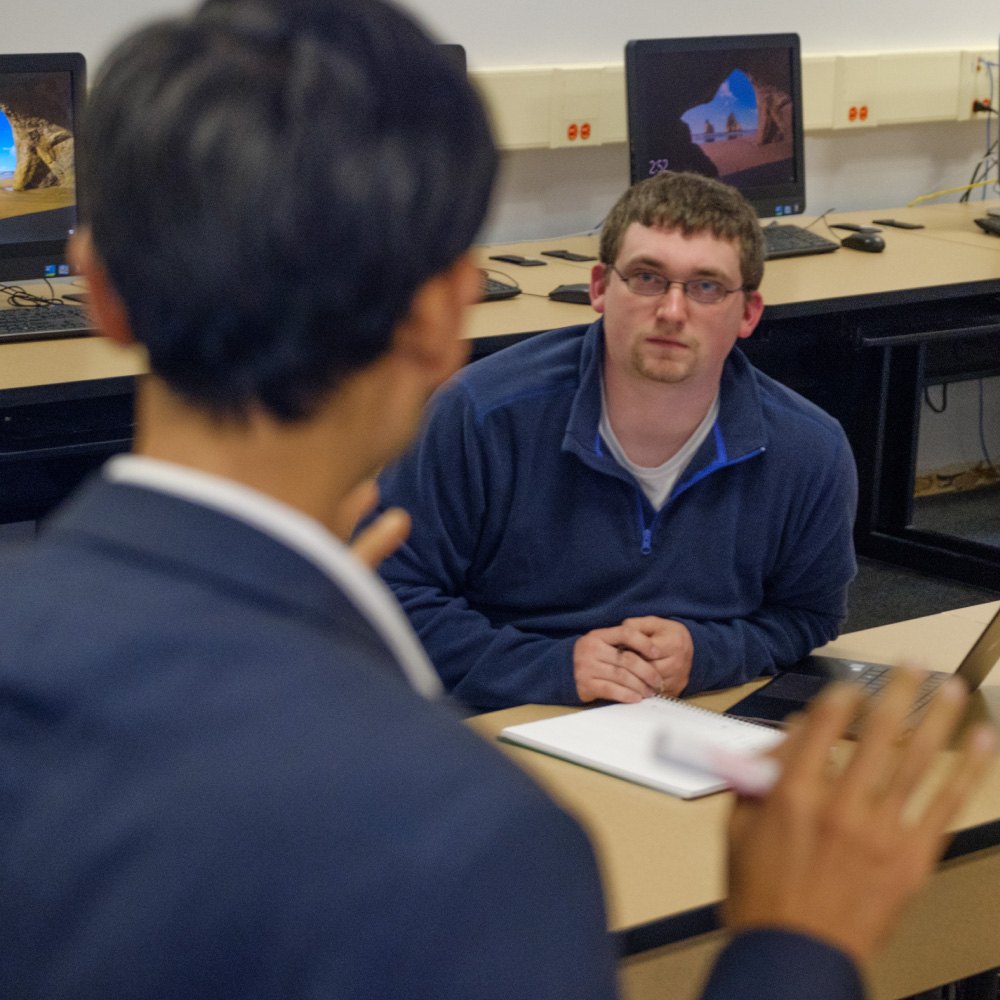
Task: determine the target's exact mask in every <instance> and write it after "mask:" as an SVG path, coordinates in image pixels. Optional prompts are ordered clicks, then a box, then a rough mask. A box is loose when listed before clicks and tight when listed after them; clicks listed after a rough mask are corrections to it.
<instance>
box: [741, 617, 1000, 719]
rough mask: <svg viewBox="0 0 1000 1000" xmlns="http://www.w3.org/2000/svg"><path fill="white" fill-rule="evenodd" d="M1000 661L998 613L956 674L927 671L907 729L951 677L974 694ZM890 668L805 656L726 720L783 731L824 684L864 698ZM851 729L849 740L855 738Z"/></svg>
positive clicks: (882, 682) (881, 682)
mask: <svg viewBox="0 0 1000 1000" xmlns="http://www.w3.org/2000/svg"><path fill="white" fill-rule="evenodd" d="M998 659H1000V611H997V613H996V614H995V615H994V616H993V619H992V620H991V621H990V623H989V625H987V626H986V628H985V629H984V630H983V634H982V635H981V636H980V637H979V638H978V639H977V640H976V643H975V645H974V646H973V647H972V649H970V650H969V652H968V655H967V656H966V657H965V659H964V660H962V662H961V664H960V665H959V667H958V669H957V670H956V671H955V673H954V674H950V673H945V672H942V671H939V670H934V671H931V672H930V673H929V674H928V675H927V677H926V679H925V680H924V683H923V685H922V686H921V688H920V691H919V693H918V695H917V698H916V700H915V701H914V703H913V708H912V709H911V710H910V716H909V718H908V719H907V724H908V725H909V726H910V727H913V726H915V725H916V724H917V723H918V722H919V721H920V718H921V717H922V716H923V714H924V712H925V711H926V709H927V705H928V703H929V702H930V700H931V698H933V697H934V692H935V691H936V690H937V689H938V688H939V687H940V686H941V685H942V684H943V683H944V682H945V681H946V680H947V679H948V678H949V677H953V676H954V677H961V678H962V680H963V681H965V684H966V686H967V687H968V689H969V691H970V692H972V691H975V690H976V689H977V688H978V687H979V685H980V684H982V683H983V681H984V680H985V679H986V675H987V674H988V673H989V672H990V671H991V670H992V669H993V666H994V665H995V664H996V662H997V660H998ZM892 670H893V667H891V666H889V665H888V664H885V663H867V662H864V661H860V660H841V659H837V658H836V657H833V656H807V657H806V658H805V659H804V660H800V661H799V662H798V663H796V664H795V665H794V666H793V667H791V668H790V669H789V670H785V671H781V672H780V673H779V674H778V675H777V676H776V677H775V678H774V679H773V680H771V681H769V682H768V683H767V684H765V685H764V686H763V687H762V688H758V690H756V691H754V692H753V694H750V695H748V696H747V697H746V698H744V699H743V700H742V701H738V702H737V703H736V704H735V705H733V706H732V707H731V708H730V709H728V710H727V711H726V713H725V714H726V715H732V716H735V717H736V718H738V719H748V720H750V721H752V722H759V723H763V724H764V725H767V726H779V727H780V726H781V724H782V722H783V721H784V719H785V718H786V717H787V716H789V715H791V714H792V713H793V712H799V711H801V710H802V709H803V708H805V706H806V704H807V703H808V702H809V701H810V700H811V699H812V698H814V697H815V696H816V695H817V694H818V693H819V692H820V691H822V689H823V688H824V687H826V685H827V684H829V683H830V682H831V681H834V680H841V681H849V682H851V683H854V684H860V685H861V686H862V687H863V688H865V690H866V691H867V693H868V694H875V693H876V692H878V691H880V690H881V689H882V687H883V686H884V685H885V683H886V682H887V681H888V680H889V676H890V674H891V673H892ZM854 729H855V727H854V726H852V729H849V730H848V735H856V732H855V731H853V730H854Z"/></svg>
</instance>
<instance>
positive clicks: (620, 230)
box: [600, 171, 764, 291]
mask: <svg viewBox="0 0 1000 1000" xmlns="http://www.w3.org/2000/svg"><path fill="white" fill-rule="evenodd" d="M633 222H638V223H640V225H643V226H660V227H662V228H664V229H679V230H680V231H681V232H682V233H683V234H684V235H685V236H690V235H691V234H692V233H705V232H708V233H711V234H712V235H713V236H716V237H718V238H720V239H724V240H734V241H735V242H736V243H737V245H738V247H739V254H740V275H741V278H742V280H743V287H744V288H745V289H747V291H753V290H754V289H756V288H759V287H760V283H761V280H762V279H763V277H764V237H763V235H762V233H761V231H760V223H759V222H758V221H757V213H756V212H755V211H754V210H753V206H752V205H751V204H750V203H749V202H748V201H747V200H746V198H744V197H743V195H741V194H740V193H739V191H737V190H736V188H734V187H730V186H729V185H728V184H723V183H722V182H721V181H717V180H713V179H712V178H710V177H703V176H702V175H701V174H689V173H676V174H675V173H672V172H670V171H664V172H663V173H660V174H657V175H656V176H655V177H647V178H646V179H645V180H642V181H639V183H638V184H633V185H632V187H630V188H629V189H628V190H627V191H626V192H625V193H624V194H623V195H622V196H621V197H620V198H619V199H618V201H617V202H616V203H615V207H614V208H612V209H611V212H610V213H609V214H608V217H607V219H605V221H604V226H603V227H602V229H601V251H600V253H601V261H602V263H604V264H607V265H609V266H610V265H612V264H614V262H615V261H616V260H617V259H618V254H619V253H621V249H622V240H623V239H624V238H625V230H626V229H628V227H629V226H630V225H631V224H632V223H633Z"/></svg>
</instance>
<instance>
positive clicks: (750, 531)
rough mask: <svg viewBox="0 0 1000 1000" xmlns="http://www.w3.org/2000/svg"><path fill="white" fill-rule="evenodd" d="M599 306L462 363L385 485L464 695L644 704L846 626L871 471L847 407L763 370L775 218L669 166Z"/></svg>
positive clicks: (737, 678)
mask: <svg viewBox="0 0 1000 1000" xmlns="http://www.w3.org/2000/svg"><path fill="white" fill-rule="evenodd" d="M600 255H601V263H599V264H597V265H595V266H594V269H593V273H592V276H591V288H590V294H591V301H592V302H593V305H594V308H595V309H596V310H597V312H599V313H601V314H602V318H601V319H599V320H598V321H597V322H596V323H594V324H592V325H591V326H589V327H585V326H578V327H569V328H566V329H562V330H554V331H552V332H550V333H548V334H544V335H542V336H538V337H534V338H531V339H529V340H527V341H525V342H524V343H521V344H518V345H517V346H515V347H513V348H510V349H509V350H505V351H501V352H499V353H497V354H495V355H493V356H492V357H490V358H487V359H485V360H483V361H481V362H479V363H477V364H475V365H472V366H470V367H468V368H467V369H465V370H464V371H463V372H461V373H460V374H459V375H458V376H457V377H456V378H455V379H453V380H452V381H451V383H450V384H449V385H447V386H446V387H445V388H444V389H443V390H442V391H441V392H440V393H439V394H438V396H437V398H436V400H435V401H434V403H433V405H432V411H431V415H430V417H429V420H428V423H427V425H426V428H425V431H424V434H423V435H422V438H421V440H420V441H419V443H418V444H417V445H416V446H415V447H414V449H412V450H411V452H410V453H409V454H408V455H407V457H406V458H405V459H404V460H403V461H402V462H401V463H400V464H398V465H397V466H395V467H393V468H392V469H390V470H388V471H387V472H386V473H385V474H384V475H383V477H382V480H381V484H380V485H381V491H382V496H383V498H384V500H385V502H386V504H398V505H399V506H402V507H404V508H406V509H407V510H408V511H409V512H410V514H411V515H412V517H413V521H414V525H415V528H414V531H413V533H412V535H411V538H410V541H409V544H408V545H406V546H405V547H404V548H403V549H401V550H400V551H399V552H398V553H397V554H396V556H395V557H394V558H392V559H391V560H389V561H388V562H387V563H386V564H385V565H384V567H383V575H384V576H385V578H386V580H387V581H388V582H389V584H390V585H391V586H392V588H393V590H394V591H395V593H396V597H397V598H398V599H399V601H400V603H401V604H402V605H403V607H404V608H405V609H406V611H407V613H408V614H409V617H410V620H411V621H412V623H413V625H414V627H415V628H416V630H417V633H418V634H419V636H420V638H421V640H422V641H423V643H424V645H425V646H426V648H427V650H428V651H429V653H430V656H431V659H432V660H433V662H434V664H435V666H436V668H437V670H438V672H439V673H440V674H441V677H442V678H443V680H444V682H445V685H446V686H447V687H448V688H449V689H450V690H451V691H452V692H453V693H454V695H455V696H456V697H458V698H460V699H461V700H463V701H465V702H466V703H467V704H470V705H474V706H478V707H484V708H500V707H504V706H507V705H512V704H518V703H523V702H554V703H565V704H577V703H579V702H589V701H592V700H594V699H596V698H605V699H610V700H614V701H638V700H639V699H640V698H642V697H645V696H647V695H650V694H652V693H655V692H658V691H660V692H664V693H667V694H670V695H678V694H681V693H685V692H686V693H694V692H696V691H701V690H705V689H708V688H717V687H725V686H728V685H732V684H738V683H741V682H743V681H747V680H749V679H751V678H753V677H756V676H758V675H759V674H761V673H770V672H773V671H774V670H775V669H776V668H778V667H782V666H787V665H788V664H791V663H793V662H795V661H796V660H798V659H800V658H801V657H802V656H804V655H806V654H807V653H808V652H809V651H810V650H811V649H813V648H814V647H816V646H818V645H821V644H822V643H823V642H825V641H827V640H829V639H832V638H833V637H835V636H836V635H837V632H838V627H839V623H840V621H841V619H842V618H843V615H844V612H845V604H846V592H847V585H848V583H849V581H850V580H851V578H852V577H853V575H854V572H855V563H854V552H853V546H852V541H851V529H852V522H853V517H854V511H855V505H856V472H855V468H854V461H853V458H852V455H851V452H850V449H849V447H848V444H847V439H846V437H845V435H844V433H843V431H842V430H841V428H840V426H839V425H838V424H837V422H836V421H835V420H833V419H832V418H831V417H829V416H828V415H827V414H826V413H824V412H823V411H822V410H820V409H819V408H818V407H816V406H814V405H812V404H811V403H809V402H807V401H806V400H804V399H802V398H801V397H800V396H798V395H796V394H795V393H794V392H792V391H791V390H789V389H787V388H786V387H784V386H782V385H780V384H779V383H777V382H775V381H774V380H772V379H770V378H768V377H767V376H765V375H763V374H762V373H761V372H759V371H757V370H756V369H754V368H753V367H752V366H751V365H750V364H749V362H748V361H747V360H746V358H745V357H744V355H743V354H742V353H741V352H740V351H734V350H732V348H733V346H734V345H735V343H736V341H737V340H739V339H740V338H742V337H748V336H749V335H750V334H751V333H752V332H753V330H754V327H755V326H756V325H757V322H758V321H759V319H760V316H761V312H762V310H763V307H764V305H763V300H762V299H761V295H760V292H759V291H757V289H758V287H759V285H760V282H761V278H762V276H763V270H764V254H763V241H762V239H761V235H760V227H759V224H758V221H757V218H756V215H755V214H754V211H753V209H752V208H751V207H750V205H749V204H748V203H747V202H746V201H745V200H744V199H743V198H742V197H741V196H740V195H739V194H738V193H737V192H736V191H735V190H733V189H732V188H730V187H727V186H726V185H723V184H720V183H719V182H717V181H713V180H709V179H707V178H704V177H700V176H697V175H694V174H661V175H660V176H658V177H654V178H650V179H649V180H646V181H643V182H642V183H640V184H637V185H635V186H634V187H633V188H631V189H630V190H628V191H627V192H626V193H625V194H624V195H623V196H622V198H621V199H619V201H618V203H617V204H616V205H615V207H614V208H613V209H612V211H611V214H610V215H609V216H608V219H607V221H606V222H605V225H604V228H603V232H602V236H601V250H600Z"/></svg>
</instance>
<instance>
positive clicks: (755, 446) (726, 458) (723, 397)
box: [562, 317, 767, 496]
mask: <svg viewBox="0 0 1000 1000" xmlns="http://www.w3.org/2000/svg"><path fill="white" fill-rule="evenodd" d="M603 373H604V319H603V317H602V318H600V319H598V320H597V321H596V322H594V323H592V324H591V325H590V326H589V327H588V328H587V330H586V331H585V332H584V334H583V344H582V346H581V349H580V368H579V383H578V385H577V389H576V393H575V394H574V396H573V404H572V406H571V407H570V413H569V420H568V421H567V423H566V433H565V436H564V437H563V443H562V449H563V451H568V452H571V453H572V454H574V455H576V456H577V457H578V458H580V460H581V461H583V462H584V463H586V464H587V465H588V466H590V467H591V468H592V469H594V470H595V471H597V472H603V473H605V474H606V475H610V476H615V477H616V478H618V479H623V480H625V481H626V482H630V483H631V482H634V480H633V479H632V476H631V475H630V474H629V473H628V472H627V471H626V470H625V469H623V468H622V467H621V466H620V465H619V464H618V463H617V462H616V461H615V460H614V458H612V457H611V455H610V453H609V452H608V451H607V449H606V448H605V446H604V443H603V442H602V441H601V438H600V434H599V432H598V427H599V426H600V419H601V380H602V378H603ZM766 447H767V440H766V434H765V430H764V414H763V408H762V406H761V400H760V389H759V387H758V385H757V380H756V379H755V378H754V377H753V367H752V366H751V364H750V362H749V361H747V359H746V356H745V355H744V354H743V352H742V351H738V350H735V349H734V350H733V351H731V352H730V354H729V357H728V358H726V363H725V365H724V366H723V369H722V379H721V383H720V386H719V416H718V419H717V420H716V422H715V425H714V427H713V428H712V433H711V434H709V436H708V437H707V438H706V439H705V440H704V442H702V445H701V447H700V448H699V449H698V451H697V452H695V455H694V457H693V458H692V459H691V462H690V463H689V464H688V467H687V469H685V471H684V474H683V475H682V476H681V478H680V480H679V481H678V483H677V486H676V487H675V489H674V494H673V495H675V496H676V495H678V494H679V493H681V492H683V491H684V490H685V489H687V487H689V486H692V485H694V483H696V482H697V481H698V480H700V479H703V478H704V477H705V476H707V475H709V474H711V473H712V472H714V471H716V470H717V469H720V468H723V467H725V466H727V465H733V464H735V463H736V462H741V461H743V460H744V459H747V458H752V457H753V456H754V455H758V454H760V452H761V451H763V450H764V449H765V448H766Z"/></svg>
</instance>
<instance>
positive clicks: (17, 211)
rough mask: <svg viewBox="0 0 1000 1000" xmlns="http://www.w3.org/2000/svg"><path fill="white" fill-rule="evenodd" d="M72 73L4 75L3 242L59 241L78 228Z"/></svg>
mask: <svg viewBox="0 0 1000 1000" xmlns="http://www.w3.org/2000/svg"><path fill="white" fill-rule="evenodd" d="M72 126H73V123H72V94H71V91H70V77H69V74H68V73H10V74H2V75H0V243H20V242H25V241H34V240H60V239H65V238H66V235H67V234H68V233H69V232H70V231H71V230H72V229H73V227H74V226H75V224H76V208H75V206H76V171H75V166H74V158H73V146H74V142H73V127H72Z"/></svg>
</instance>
